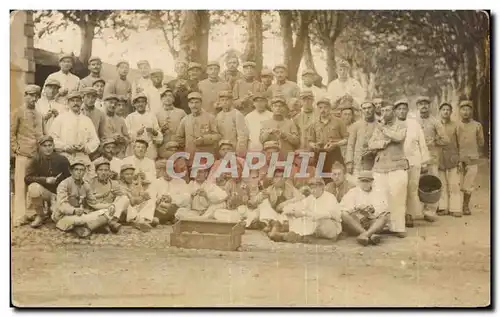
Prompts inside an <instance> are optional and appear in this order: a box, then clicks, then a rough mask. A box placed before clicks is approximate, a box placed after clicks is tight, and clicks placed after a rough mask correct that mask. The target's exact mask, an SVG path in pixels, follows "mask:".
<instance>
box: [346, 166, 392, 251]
mask: <svg viewBox="0 0 500 317" xmlns="http://www.w3.org/2000/svg"><path fill="white" fill-rule="evenodd" d="M358 180H359V182H358V186H357V187H355V188H353V189H351V190H350V191H349V192H348V193H347V194H345V196H344V198H342V202H341V203H340V209H341V210H342V223H343V224H344V227H345V228H346V229H347V230H348V231H350V232H352V233H354V234H355V235H357V241H358V243H360V244H362V245H368V244H370V243H371V244H378V243H379V242H380V236H379V235H377V233H379V232H381V231H382V230H384V229H385V227H386V225H387V224H388V222H389V213H388V210H387V202H386V201H384V199H383V197H384V195H381V194H380V193H379V192H377V191H375V190H373V189H372V187H373V175H372V172H371V171H361V172H360V173H359V176H358ZM381 197H382V198H381Z"/></svg>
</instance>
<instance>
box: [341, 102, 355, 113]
mask: <svg viewBox="0 0 500 317" xmlns="http://www.w3.org/2000/svg"><path fill="white" fill-rule="evenodd" d="M338 110H340V111H342V110H354V105H353V104H352V103H348V102H346V103H342V104H341V105H340V106H339V107H338Z"/></svg>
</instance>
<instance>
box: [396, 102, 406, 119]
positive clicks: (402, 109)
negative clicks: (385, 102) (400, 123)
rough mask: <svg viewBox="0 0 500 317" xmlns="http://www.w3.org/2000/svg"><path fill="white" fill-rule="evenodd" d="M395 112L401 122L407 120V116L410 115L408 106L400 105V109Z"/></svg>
mask: <svg viewBox="0 0 500 317" xmlns="http://www.w3.org/2000/svg"><path fill="white" fill-rule="evenodd" d="M394 111H395V112H396V117H397V118H398V119H399V120H406V116H407V115H408V106H407V105H404V104H403V105H398V107H397V108H396V110H394Z"/></svg>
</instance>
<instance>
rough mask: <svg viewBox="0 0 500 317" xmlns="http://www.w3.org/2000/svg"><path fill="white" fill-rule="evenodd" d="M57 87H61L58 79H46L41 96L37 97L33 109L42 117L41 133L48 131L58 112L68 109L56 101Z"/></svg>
mask: <svg viewBox="0 0 500 317" xmlns="http://www.w3.org/2000/svg"><path fill="white" fill-rule="evenodd" d="M59 88H61V84H60V83H59V81H58V80H56V79H51V80H46V81H45V86H44V88H43V91H42V97H41V98H40V99H38V101H37V103H36V106H35V109H36V110H37V111H38V112H39V113H40V114H41V115H42V118H43V134H48V133H49V131H50V126H51V125H52V122H54V119H55V118H56V117H57V116H58V115H59V113H63V112H65V111H68V108H67V107H66V105H63V104H61V103H58V102H57V101H56V99H55V98H56V96H57V93H58V91H59Z"/></svg>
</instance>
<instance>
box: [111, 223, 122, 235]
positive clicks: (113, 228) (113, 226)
mask: <svg viewBox="0 0 500 317" xmlns="http://www.w3.org/2000/svg"><path fill="white" fill-rule="evenodd" d="M108 226H109V229H111V232H113V233H117V232H118V231H119V230H120V228H121V227H122V225H121V224H119V223H118V221H116V220H110V221H109V222H108Z"/></svg>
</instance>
